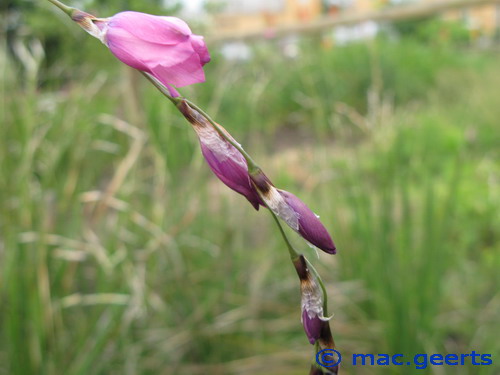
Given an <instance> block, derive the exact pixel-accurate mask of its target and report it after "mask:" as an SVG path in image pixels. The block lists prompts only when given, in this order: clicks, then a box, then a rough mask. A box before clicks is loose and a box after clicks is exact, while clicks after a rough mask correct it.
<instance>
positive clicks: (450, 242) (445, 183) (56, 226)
mask: <svg viewBox="0 0 500 375" xmlns="http://www.w3.org/2000/svg"><path fill="white" fill-rule="evenodd" d="M135 9H137V10H142V11H147V9H143V8H141V7H136V8H135ZM29 10H30V11H27V10H26V9H24V10H23V11H25V13H23V17H24V24H23V25H24V26H23V28H22V32H21V33H18V34H17V35H16V38H15V43H16V46H17V47H16V48H17V50H16V51H17V52H18V53H17V56H18V57H19V56H21V58H18V59H14V58H13V57H12V55H11V54H9V53H8V51H9V48H8V47H9V46H8V43H7V41H8V40H9V42H12V41H13V40H14V39H9V33H3V34H2V39H1V41H0V42H1V43H2V46H1V52H0V82H1V101H0V106H1V107H0V113H1V114H2V118H3V121H2V126H0V267H1V273H0V301H1V304H0V374H9V375H10V374H19V375H24V374H26V375H28V374H65V375H80V374H81V375H83V374H127V375H129V374H130V375H132V374H144V375H145V374H277V375H279V374H304V373H306V371H307V368H308V364H309V362H310V360H311V356H312V352H313V350H312V347H310V346H309V344H308V342H307V339H306V337H305V334H304V332H303V329H302V326H301V324H300V296H299V285H298V280H297V277H296V275H295V271H294V270H293V268H292V267H291V264H289V262H288V255H287V251H286V249H285V248H284V244H283V243H282V240H281V239H280V237H279V234H278V232H277V231H276V229H275V227H274V225H273V223H272V220H271V218H270V217H269V216H268V215H266V214H265V213H263V212H255V211H254V210H253V209H252V207H251V206H250V205H249V204H248V203H247V202H246V201H245V200H244V198H242V197H240V196H237V195H236V194H234V193H233V192H231V191H230V190H228V189H227V188H226V187H225V186H223V185H222V184H221V183H220V182H219V181H218V180H217V179H216V178H215V177H214V176H213V175H212V174H211V172H210V171H209V169H208V168H207V166H206V165H205V162H204V160H203V158H202V157H201V153H200V152H199V149H198V144H197V140H196V137H195V135H194V133H193V132H192V130H191V129H190V126H189V124H188V123H187V122H185V120H183V118H181V116H180V115H179V114H178V113H177V112H176V111H175V109H174V108H173V107H172V106H171V105H170V103H168V102H167V101H166V100H165V99H164V98H163V97H162V96H161V95H160V94H159V93H157V92H156V91H155V90H154V88H153V87H151V86H150V85H148V83H147V82H145V81H144V80H143V79H141V77H140V76H137V75H135V74H134V73H133V72H132V71H130V70H128V68H126V67H123V66H121V65H120V64H119V63H118V62H117V61H115V60H114V58H113V56H111V54H110V53H109V52H108V51H107V50H106V48H105V47H104V46H102V45H100V43H99V42H98V41H96V40H93V39H92V38H90V37H88V36H87V35H86V34H85V33H84V32H82V31H81V30H79V29H78V27H77V26H75V25H72V24H70V22H69V21H67V20H66V19H65V18H64V15H62V14H59V13H58V12H57V10H53V9H50V8H49V7H48V6H46V4H41V5H40V6H39V5H38V4H37V5H36V7H35V6H34V5H31V7H30V8H29ZM3 21H5V18H4V19H3ZM443 28H444V29H445V30H448V31H449V32H447V33H442V32H439V30H442V29H443ZM4 30H5V29H4ZM395 30H396V31H397V27H396V28H395ZM412 30H413V31H412V32H411V33H400V34H397V36H396V37H394V30H393V32H392V33H389V34H382V35H380V36H379V38H377V39H376V40H373V41H367V42H362V43H354V44H349V45H346V46H333V47H332V46H330V45H328V44H325V43H324V41H323V40H320V39H319V38H318V39H315V38H307V39H304V40H302V41H301V42H300V44H299V55H298V57H297V58H293V59H290V58H287V57H285V56H284V55H283V54H281V53H279V52H278V51H279V49H280V48H279V44H276V43H278V42H273V41H266V42H262V43H255V45H254V46H252V48H253V56H252V58H251V59H250V60H247V61H227V60H225V59H224V58H223V57H222V56H220V54H219V53H218V50H217V48H216V47H214V48H213V49H212V55H213V61H212V62H211V63H210V64H209V65H208V66H207V70H206V73H207V78H208V80H207V82H206V83H205V84H199V85H195V86H192V87H189V88H185V89H183V90H182V92H183V93H184V94H185V95H186V96H188V97H190V98H191V99H193V100H194V101H195V102H197V103H199V104H200V105H201V106H202V107H203V108H205V109H206V110H207V111H208V112H209V113H210V114H211V115H213V117H214V118H215V119H217V121H218V122H220V123H221V124H223V125H224V126H225V127H226V128H227V129H228V130H229V131H230V132H231V133H232V134H233V135H234V136H235V137H236V138H237V139H238V140H239V141H240V142H241V143H243V144H244V146H245V148H246V149H247V150H248V151H249V152H250V153H251V154H252V155H253V156H254V157H255V159H256V160H257V161H258V162H259V163H260V164H261V165H262V166H263V167H264V169H265V170H266V172H267V174H268V175H269V176H270V177H271V178H272V179H273V181H274V182H275V184H276V185H277V186H279V187H281V188H284V189H286V190H289V191H292V192H294V193H295V194H296V195H298V196H300V197H301V198H302V199H303V200H304V201H305V202H307V203H308V205H309V206H310V207H311V208H312V209H313V210H314V211H316V212H318V213H319V214H320V215H321V218H322V221H323V223H324V224H325V225H326V226H327V228H330V229H331V233H332V235H333V237H334V239H335V241H336V243H337V246H338V250H339V252H338V255H336V256H333V257H332V256H327V255H324V254H319V259H317V258H316V256H315V255H314V253H313V252H312V251H311V250H310V249H308V247H307V246H305V245H304V244H303V243H302V242H301V241H300V240H299V239H297V238H296V237H294V238H296V243H297V246H298V247H299V248H302V249H303V250H304V252H305V254H306V255H307V256H308V257H309V258H310V259H311V260H312V261H313V262H314V263H315V264H316V265H317V268H318V270H319V271H320V273H321V274H322V275H324V279H325V282H326V284H327V288H328V291H329V295H330V310H331V311H333V313H334V314H335V315H334V318H333V320H332V328H333V331H334V337H335V340H336V342H337V345H338V349H339V350H340V351H341V352H342V354H343V355H345V356H346V357H348V356H349V355H350V353H405V354H408V355H413V354H415V353H443V354H446V353H470V352H471V351H472V350H475V351H477V352H479V353H490V354H493V361H494V365H493V366H472V365H471V364H470V363H469V364H468V365H466V366H455V367H452V366H442V367H441V366H439V367H438V366H435V367H434V368H430V367H429V368H427V369H426V370H419V371H418V372H419V373H429V374H430V373H432V374H472V373H474V374H478V375H485V374H498V371H499V367H498V361H499V357H498V353H499V352H500V342H499V340H498V328H499V324H500V319H499V314H500V313H499V311H500V294H499V286H500V272H499V269H500V253H499V249H500V246H499V241H498V240H499V234H500V229H499V228H500V216H499V214H498V213H499V206H500V191H499V178H500V164H499V156H500V155H499V147H498V145H499V140H500V136H499V135H500V128H499V120H498V119H499V118H500V105H499V104H498V103H499V100H500V93H499V90H498V88H499V87H500V64H499V63H498V62H499V57H500V53H499V51H498V48H496V47H492V48H488V49H480V48H478V47H477V46H476V45H475V44H474V43H472V42H471V41H470V40H468V38H467V36H466V33H465V34H464V33H460V31H461V30H460V29H459V27H458V26H457V25H448V24H444V23H442V22H440V21H435V20H432V21H426V22H422V23H419V24H417V25H416V26H415V25H413V29H412ZM436 30H437V31H436ZM436 35H445V36H447V37H444V38H441V37H440V38H438V37H436ZM457 35H458V37H456V38H455V37H454V36H457ZM209 47H210V46H209ZM292 236H293V234H292ZM415 371H416V370H415V369H414V368H412V367H404V368H395V367H393V366H391V367H387V368H385V367H358V368H352V367H350V366H349V364H348V363H346V364H345V365H344V367H343V371H342V372H343V373H345V374H413V373H415Z"/></svg>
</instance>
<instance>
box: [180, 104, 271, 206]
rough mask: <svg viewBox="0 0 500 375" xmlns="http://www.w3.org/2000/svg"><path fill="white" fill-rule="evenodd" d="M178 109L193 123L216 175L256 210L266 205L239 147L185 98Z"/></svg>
mask: <svg viewBox="0 0 500 375" xmlns="http://www.w3.org/2000/svg"><path fill="white" fill-rule="evenodd" d="M178 108H179V110H180V111H181V113H182V114H183V115H184V117H185V118H186V119H187V120H188V121H189V122H190V123H191V125H193V129H194V130H195V132H196V134H197V135H198V140H199V141H200V146H201V152H202V154H203V156H204V157H205V160H206V161H207V163H208V166H209V167H210V169H211V170H212V171H213V172H214V173H215V175H216V176H217V177H219V179H220V180H221V181H222V182H223V183H224V184H225V185H226V186H228V187H229V188H230V189H232V190H234V191H236V192H237V193H240V194H241V195H243V196H244V197H245V198H246V199H248V201H249V202H250V203H251V204H252V206H253V207H254V208H255V209H256V210H258V209H259V205H262V206H263V205H264V203H263V202H262V200H261V199H260V197H259V193H257V190H255V188H254V186H253V184H252V182H251V180H250V176H249V175H248V166H247V162H246V160H245V158H244V157H243V155H242V154H241V153H240V152H239V151H238V150H237V149H236V147H234V146H233V145H232V144H231V143H229V142H228V141H227V140H226V139H224V138H223V137H222V136H221V135H220V134H219V132H218V131H217V130H216V129H215V128H214V127H213V126H212V124H211V123H210V122H208V120H207V119H206V118H205V117H203V116H202V115H201V114H200V113H199V112H198V111H196V110H194V109H193V108H191V107H190V106H189V105H188V104H187V102H186V101H182V102H181V103H180V104H179V106H178ZM219 127H220V128H221V129H222V131H224V132H225V135H226V136H227V137H229V139H231V140H232V141H233V142H236V141H235V140H234V139H233V137H231V135H230V134H229V133H228V132H227V131H226V130H225V129H224V128H223V127H222V126H221V125H219Z"/></svg>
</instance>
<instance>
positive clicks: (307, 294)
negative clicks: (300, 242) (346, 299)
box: [294, 255, 333, 348]
mask: <svg viewBox="0 0 500 375" xmlns="http://www.w3.org/2000/svg"><path fill="white" fill-rule="evenodd" d="M294 266H295V269H296V271H297V274H298V275H299V278H300V292H301V306H302V316H301V320H302V325H303V326H304V331H305V332H306V335H307V338H308V339H309V342H310V343H311V345H313V344H315V343H316V341H318V340H320V343H321V342H323V344H325V345H329V344H330V341H331V345H332V346H331V347H330V348H333V339H331V332H330V325H329V324H328V320H329V318H325V317H324V315H323V302H324V301H323V290H322V289H321V287H320V285H319V283H318V281H317V280H316V278H315V277H314V276H313V275H312V274H311V273H310V272H309V269H308V267H307V262H306V260H305V258H304V256H303V255H300V256H299V257H298V258H297V259H296V260H295V261H294Z"/></svg>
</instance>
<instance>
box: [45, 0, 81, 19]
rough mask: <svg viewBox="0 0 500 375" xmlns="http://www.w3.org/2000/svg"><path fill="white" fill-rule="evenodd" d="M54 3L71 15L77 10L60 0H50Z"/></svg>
mask: <svg viewBox="0 0 500 375" xmlns="http://www.w3.org/2000/svg"><path fill="white" fill-rule="evenodd" d="M49 1H50V2H51V3H52V4H54V5H55V6H56V7H58V8H59V9H61V10H62V11H63V12H64V13H66V14H67V15H68V16H70V17H71V14H72V13H73V12H74V11H75V10H76V9H75V8H71V7H69V6H67V5H66V4H63V3H61V2H60V1H58V0H49Z"/></svg>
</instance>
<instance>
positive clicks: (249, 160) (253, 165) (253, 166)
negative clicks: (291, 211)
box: [49, 0, 328, 315]
mask: <svg viewBox="0 0 500 375" xmlns="http://www.w3.org/2000/svg"><path fill="white" fill-rule="evenodd" d="M49 1H52V0H49ZM141 73H142V74H143V75H144V77H146V78H147V79H148V81H150V82H151V83H152V84H153V85H154V86H155V87H156V88H157V89H158V90H159V91H160V92H161V93H162V94H163V95H164V96H165V97H166V98H167V99H168V100H170V101H171V102H172V103H173V104H175V106H176V107H177V105H178V104H179V103H180V102H181V101H182V100H185V101H186V103H187V104H188V105H189V106H190V107H191V108H193V109H194V110H196V111H198V112H199V113H200V114H201V115H202V116H203V117H204V118H205V119H206V120H207V121H208V122H210V124H211V125H212V126H213V127H214V128H215V130H217V132H218V133H219V134H220V135H221V137H223V138H224V139H225V140H226V141H228V142H229V143H230V144H231V145H232V146H233V147H234V148H236V149H237V150H238V151H239V152H240V153H241V154H242V155H243V157H244V158H245V160H246V162H247V166H248V171H249V173H257V172H259V171H260V167H259V166H258V165H257V163H255V161H253V159H252V157H251V156H250V155H249V154H248V153H247V152H246V151H245V150H244V149H243V148H242V147H241V145H240V144H239V143H237V142H236V141H234V140H233V139H231V137H229V136H228V135H227V134H226V133H225V132H224V131H223V130H222V128H221V127H220V126H219V124H217V123H216V122H215V121H214V120H212V118H211V117H210V116H209V115H208V114H207V113H206V112H205V111H203V110H202V109H201V108H200V107H198V106H197V105H196V104H194V103H193V102H191V101H190V100H188V99H185V98H174V97H172V96H171V95H170V92H169V91H168V89H167V88H166V87H165V86H164V85H163V84H162V83H161V82H159V81H158V80H157V79H156V78H154V77H153V76H151V75H150V74H149V73H146V72H142V71H141ZM257 191H258V190H257ZM263 201H264V200H263ZM264 203H265V201H264ZM266 206H267V204H266ZM267 208H268V211H269V213H270V214H271V216H272V217H273V219H274V221H275V222H276V225H277V226H278V229H279V231H280V233H281V236H282V237H283V240H284V241H285V243H286V246H287V249H288V252H289V254H290V258H291V259H292V261H293V260H295V259H297V258H298V257H299V256H300V255H299V253H298V252H297V250H295V248H294V247H293V245H292V244H291V242H290V240H289V239H288V237H287V235H286V233H285V231H284V230H283V227H282V226H281V223H280V221H279V220H278V218H277V216H276V214H275V213H274V212H273V211H272V210H271V209H270V208H269V207H267ZM306 262H307V264H308V267H309V269H310V270H311V271H312V273H313V274H314V276H315V277H316V279H317V280H318V283H319V285H320V287H321V290H322V292H323V311H324V315H328V307H327V305H328V296H327V294H326V288H325V285H324V284H323V280H322V279H321V276H320V275H319V273H318V271H316V269H315V268H314V266H313V265H312V264H311V263H310V262H309V260H307V259H306Z"/></svg>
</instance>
